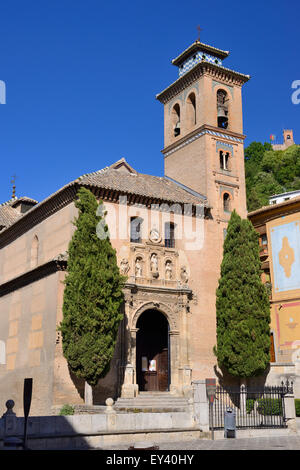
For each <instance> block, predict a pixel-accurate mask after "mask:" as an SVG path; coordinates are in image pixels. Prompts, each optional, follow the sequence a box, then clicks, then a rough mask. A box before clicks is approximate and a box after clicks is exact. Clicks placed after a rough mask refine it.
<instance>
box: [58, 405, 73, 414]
mask: <svg viewBox="0 0 300 470" xmlns="http://www.w3.org/2000/svg"><path fill="white" fill-rule="evenodd" d="M74 412H75V409H74V406H72V405H64V406H63V407H62V408H61V409H60V412H59V415H60V416H67V415H73V414H74Z"/></svg>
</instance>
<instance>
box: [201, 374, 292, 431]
mask: <svg viewBox="0 0 300 470" xmlns="http://www.w3.org/2000/svg"><path fill="white" fill-rule="evenodd" d="M287 393H293V382H286V383H283V382H281V385H280V386H265V387H261V388H259V387H257V388H245V387H243V386H242V387H236V388H233V387H226V388H225V387H220V386H218V387H217V389H216V393H215V399H214V403H213V406H212V410H211V411H212V412H211V414H210V429H212V430H213V429H223V428H224V414H225V411H226V410H227V409H228V407H229V408H231V409H233V411H234V412H235V422H236V428H284V427H286V426H287V425H286V420H285V408H284V396H285V395H286V394H287Z"/></svg>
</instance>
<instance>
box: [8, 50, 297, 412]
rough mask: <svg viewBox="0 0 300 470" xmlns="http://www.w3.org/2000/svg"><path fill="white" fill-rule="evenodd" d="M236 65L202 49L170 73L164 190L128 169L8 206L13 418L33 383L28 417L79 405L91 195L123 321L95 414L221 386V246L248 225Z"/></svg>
mask: <svg viewBox="0 0 300 470" xmlns="http://www.w3.org/2000/svg"><path fill="white" fill-rule="evenodd" d="M228 54H229V53H228V51H223V50H221V49H217V48H215V47H212V46H208V45H206V44H203V43H201V42H199V41H196V42H194V43H193V44H192V45H191V46H190V47H188V48H187V49H186V50H184V51H183V52H182V53H181V54H179V55H178V56H177V57H176V58H175V59H174V60H173V61H172V64H173V66H174V70H176V69H175V67H176V68H177V72H178V76H177V77H176V78H175V81H174V82H173V83H171V84H170V85H168V86H167V88H165V89H164V90H163V91H162V92H160V93H159V94H158V95H157V96H156V98H157V100H158V101H159V102H160V103H162V104H163V108H164V148H163V150H162V155H163V158H164V168H165V170H164V176H152V175H144V174H141V173H138V172H137V171H136V170H135V169H134V168H132V167H131V166H130V164H129V163H128V162H127V161H125V160H124V159H121V160H119V161H117V162H116V163H114V164H109V165H108V166H107V167H105V168H103V169H101V170H97V171H95V172H93V173H90V174H87V175H83V176H81V177H79V178H78V179H76V180H75V181H72V182H70V183H69V184H67V185H66V186H64V187H63V188H61V189H59V190H58V191H56V192H55V193H54V194H52V195H51V196H49V197H48V198H46V199H45V200H43V201H41V202H39V203H37V202H36V201H33V200H31V199H30V198H16V197H14V198H13V199H12V200H10V201H8V202H7V203H5V204H3V205H1V206H0V225H1V230H0V312H1V316H0V332H1V337H0V344H1V351H0V352H1V354H0V387H1V393H2V396H3V397H7V398H12V399H14V401H15V403H16V408H15V411H16V412H18V410H20V404H21V403H22V386H23V378H24V377H32V378H33V381H34V392H33V400H32V414H49V413H51V412H52V410H53V408H54V407H59V406H62V405H63V404H66V403H68V404H81V403H83V390H84V383H83V382H82V381H81V380H78V379H77V378H76V377H74V376H72V375H71V374H70V371H69V369H68V365H67V362H66V360H65V358H64V357H63V353H62V343H61V337H60V334H59V332H58V331H57V326H58V325H59V324H60V321H61V319H62V303H63V290H64V284H63V280H64V278H65V275H66V266H67V262H68V259H67V250H68V245H69V242H70V240H71V237H72V234H73V231H74V225H73V223H72V221H73V219H74V217H75V216H76V213H77V212H76V211H77V210H76V208H75V205H74V200H75V198H76V195H77V192H78V190H79V188H80V187H82V186H84V187H86V188H88V189H90V190H91V191H92V192H93V194H94V195H95V196H96V198H97V199H98V200H100V199H101V200H103V201H104V204H105V207H106V210H107V212H108V215H107V223H108V226H109V229H110V234H111V242H112V245H113V246H114V248H115V249H116V252H117V258H118V263H119V266H120V269H121V272H122V273H123V274H126V276H127V283H126V285H125V288H124V294H125V305H124V321H123V322H122V325H121V326H120V331H119V338H118V343H117V347H116V351H115V355H114V358H113V360H112V363H111V368H110V371H109V373H108V374H107V376H106V377H105V378H104V379H102V380H100V381H99V384H98V386H97V387H96V388H95V390H94V403H95V404H103V403H104V401H105V399H107V398H108V397H112V398H114V399H120V397H121V398H122V399H127V400H130V399H133V398H134V397H136V396H137V395H138V394H139V393H140V392H141V391H143V392H145V393H147V392H152V391H160V392H163V393H166V394H169V395H170V396H172V397H182V398H183V399H188V398H189V396H190V394H191V390H192V382H193V381H194V380H204V379H205V378H207V377H214V376H215V366H216V358H215V356H214V354H213V347H214V345H215V343H216V308H215V300H216V295H215V293H216V288H217V285H218V279H219V269H220V264H221V260H222V254H223V240H224V236H225V234H226V227H227V224H228V221H229V218H230V214H231V211H232V210H233V209H236V211H237V212H238V213H239V214H240V215H241V216H242V217H244V218H245V217H246V215H247V211H246V194H245V172H244V139H245V135H244V133H243V119H242V87H243V85H244V84H245V83H246V82H247V81H248V80H249V76H248V75H245V74H243V73H240V72H237V71H235V70H231V69H228V68H226V67H225V66H224V65H223V62H224V61H225V59H226V57H227V56H228ZM288 240H290V239H288ZM289 243H291V242H290V241H289ZM286 249H289V248H288V245H287V248H286ZM295 255H296V253H295ZM284 256H285V255H284ZM290 256H291V255H290ZM286 266H287V269H289V268H288V265H286ZM293 276H294V275H293ZM292 279H293V280H294V277H292ZM282 282H283V281H282ZM293 287H295V286H294V285H293ZM279 288H280V291H279V293H281V292H282V284H279ZM291 308H294V307H291ZM291 324H292V323H291ZM284 328H285V327H284ZM287 331H291V332H292V330H291V329H288V330H287ZM280 341H282V338H281V339H280ZM284 341H290V339H286V340H284ZM4 401H5V400H4ZM3 404H4V403H0V407H1V406H3ZM0 411H1V410H0ZM2 411H4V410H2Z"/></svg>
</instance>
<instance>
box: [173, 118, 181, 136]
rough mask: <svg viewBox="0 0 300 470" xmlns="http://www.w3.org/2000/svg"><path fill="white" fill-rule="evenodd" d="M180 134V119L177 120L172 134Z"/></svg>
mask: <svg viewBox="0 0 300 470" xmlns="http://www.w3.org/2000/svg"><path fill="white" fill-rule="evenodd" d="M179 134H180V121H177V123H176V125H175V128H174V136H175V137H177V136H178V135H179Z"/></svg>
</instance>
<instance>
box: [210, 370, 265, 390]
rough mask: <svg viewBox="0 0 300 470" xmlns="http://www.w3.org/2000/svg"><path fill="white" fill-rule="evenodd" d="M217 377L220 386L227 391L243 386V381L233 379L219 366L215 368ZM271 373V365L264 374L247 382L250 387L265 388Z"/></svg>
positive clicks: (236, 378) (237, 378)
mask: <svg viewBox="0 0 300 470" xmlns="http://www.w3.org/2000/svg"><path fill="white" fill-rule="evenodd" d="M214 371H215V374H216V377H217V379H218V381H219V385H220V386H221V387H223V388H225V389H226V387H239V386H240V385H241V379H240V378H239V377H233V376H232V375H230V374H229V373H228V372H227V370H226V369H225V368H219V367H218V366H217V365H215V366H214ZM269 372H270V365H269V366H268V367H267V369H266V370H265V371H264V373H263V374H262V375H260V376H257V377H250V378H248V379H247V380H246V383H247V386H248V387H264V386H265V385H267V383H266V381H267V377H268V374H269Z"/></svg>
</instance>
